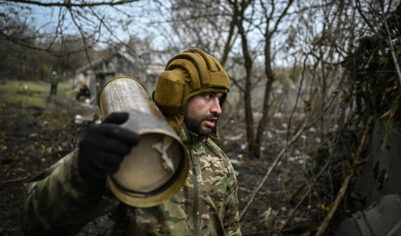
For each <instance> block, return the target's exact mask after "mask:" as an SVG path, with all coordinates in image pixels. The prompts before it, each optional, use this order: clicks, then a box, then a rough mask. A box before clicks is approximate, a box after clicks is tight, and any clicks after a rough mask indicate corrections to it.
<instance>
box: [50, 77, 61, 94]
mask: <svg viewBox="0 0 401 236" xmlns="http://www.w3.org/2000/svg"><path fill="white" fill-rule="evenodd" d="M49 81H50V96H53V95H56V94H57V85H58V81H59V77H58V75H57V72H56V71H52V74H51V76H50V79H49Z"/></svg>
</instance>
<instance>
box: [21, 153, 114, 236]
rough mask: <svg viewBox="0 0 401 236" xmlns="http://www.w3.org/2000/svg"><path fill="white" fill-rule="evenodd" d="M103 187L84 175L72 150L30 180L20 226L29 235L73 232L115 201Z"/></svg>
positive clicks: (77, 230) (68, 233)
mask: <svg viewBox="0 0 401 236" xmlns="http://www.w3.org/2000/svg"><path fill="white" fill-rule="evenodd" d="M104 189H105V188H104V184H102V185H96V184H93V183H90V182H88V181H87V180H85V179H83V178H82V177H81V175H80V174H79V173H78V169H77V152H72V153H70V154H69V155H67V156H66V157H64V158H63V159H61V160H60V161H58V162H57V163H55V164H54V165H53V166H51V167H50V168H49V169H47V170H46V171H44V172H43V173H42V174H40V175H39V176H38V177H36V178H35V179H34V181H33V182H31V183H29V184H28V186H27V190H28V194H27V197H26V199H25V202H24V206H23V208H22V211H21V215H20V223H21V228H22V230H23V231H24V232H25V234H26V235H43V236H44V235H74V234H76V233H77V232H79V230H80V229H81V227H83V226H84V225H85V224H86V223H88V222H89V221H91V220H93V219H94V218H95V217H97V216H100V215H102V214H104V213H106V212H107V211H109V210H111V209H112V208H113V207H114V206H115V205H116V202H115V200H114V199H111V198H110V199H108V198H107V197H105V196H103V191H104Z"/></svg>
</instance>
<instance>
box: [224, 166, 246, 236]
mask: <svg viewBox="0 0 401 236" xmlns="http://www.w3.org/2000/svg"><path fill="white" fill-rule="evenodd" d="M232 170H233V177H232V178H233V179H232V180H233V182H232V186H231V192H230V193H229V195H228V196H227V197H226V200H225V204H224V207H225V214H224V221H223V222H224V223H223V224H224V229H225V231H226V235H230V236H231V235H235V236H240V235H242V234H241V228H240V221H239V213H238V205H239V202H238V197H237V191H238V184H237V179H236V177H235V171H234V169H232Z"/></svg>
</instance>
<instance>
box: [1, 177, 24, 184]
mask: <svg viewBox="0 0 401 236" xmlns="http://www.w3.org/2000/svg"><path fill="white" fill-rule="evenodd" d="M28 178H29V176H28V175H27V176H23V177H18V178H13V179H4V180H0V184H5V183H14V182H18V181H22V180H26V179H28Z"/></svg>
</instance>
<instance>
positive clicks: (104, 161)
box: [78, 112, 139, 181]
mask: <svg viewBox="0 0 401 236" xmlns="http://www.w3.org/2000/svg"><path fill="white" fill-rule="evenodd" d="M128 117H129V114H128V113H125V112H115V113H111V114H110V115H109V116H108V117H107V118H106V119H105V120H104V121H103V123H102V124H100V125H94V126H92V127H90V128H89V129H88V131H87V132H86V134H85V136H84V137H83V139H82V140H81V141H80V143H79V151H78V170H79V172H80V174H81V175H82V176H83V177H84V178H86V179H88V180H91V181H104V179H105V178H106V176H108V175H111V174H113V173H114V172H116V171H117V170H118V168H119V166H120V163H121V161H122V160H123V159H124V156H125V155H127V154H128V153H129V152H130V151H131V148H132V147H133V146H136V145H137V144H138V142H139V135H138V134H136V133H134V132H132V131H130V130H128V129H125V128H121V127H120V126H119V125H120V124H122V123H124V122H125V121H127V120H128Z"/></svg>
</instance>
